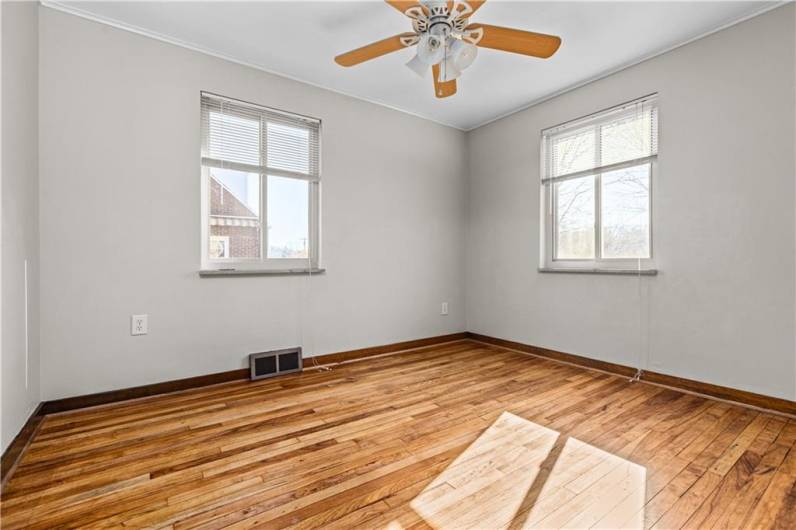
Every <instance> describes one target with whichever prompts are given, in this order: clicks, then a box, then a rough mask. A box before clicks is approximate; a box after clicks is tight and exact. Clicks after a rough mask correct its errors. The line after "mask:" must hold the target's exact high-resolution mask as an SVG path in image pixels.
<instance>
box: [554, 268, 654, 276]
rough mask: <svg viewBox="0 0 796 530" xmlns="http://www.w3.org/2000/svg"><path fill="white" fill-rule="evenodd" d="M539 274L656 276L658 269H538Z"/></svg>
mask: <svg viewBox="0 0 796 530" xmlns="http://www.w3.org/2000/svg"><path fill="white" fill-rule="evenodd" d="M539 272H552V273H564V274H613V275H622V276H657V275H658V269H641V270H638V269H574V268H572V269H567V268H550V267H539Z"/></svg>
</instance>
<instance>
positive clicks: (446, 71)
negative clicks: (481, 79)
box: [438, 58, 462, 83]
mask: <svg viewBox="0 0 796 530" xmlns="http://www.w3.org/2000/svg"><path fill="white" fill-rule="evenodd" d="M460 75H462V71H461V70H459V69H458V68H456V65H455V64H453V61H449V60H448V59H447V58H446V59H445V60H444V61H443V62H441V63H440V65H439V79H438V81H439V82H440V83H447V82H448V81H453V80H454V79H457V78H458V77H459V76H460Z"/></svg>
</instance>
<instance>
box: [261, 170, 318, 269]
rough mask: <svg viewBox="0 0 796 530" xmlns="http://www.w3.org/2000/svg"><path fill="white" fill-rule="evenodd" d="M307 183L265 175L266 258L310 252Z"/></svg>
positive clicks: (304, 255) (298, 256)
mask: <svg viewBox="0 0 796 530" xmlns="http://www.w3.org/2000/svg"><path fill="white" fill-rule="evenodd" d="M309 237H310V236H309V183H308V182H307V181H306V180H300V179H292V178H284V177H276V176H273V175H269V176H268V257H269V258H294V259H295V258H304V259H306V258H307V257H308V255H309Z"/></svg>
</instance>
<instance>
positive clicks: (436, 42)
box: [417, 33, 445, 66]
mask: <svg viewBox="0 0 796 530" xmlns="http://www.w3.org/2000/svg"><path fill="white" fill-rule="evenodd" d="M443 44H444V43H443V41H442V39H440V38H439V37H438V36H436V35H431V34H429V33H426V34H424V35H422V36H421V37H420V42H418V43H417V58H418V59H419V60H421V61H423V62H424V63H425V64H426V65H427V66H431V65H433V64H437V63H439V62H440V61H441V60H442V59H443V58H444V57H445V46H444V45H443Z"/></svg>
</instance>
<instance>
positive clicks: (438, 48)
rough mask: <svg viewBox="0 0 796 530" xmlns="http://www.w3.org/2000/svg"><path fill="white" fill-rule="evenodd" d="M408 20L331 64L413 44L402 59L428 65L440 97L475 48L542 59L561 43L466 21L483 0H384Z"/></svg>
mask: <svg viewBox="0 0 796 530" xmlns="http://www.w3.org/2000/svg"><path fill="white" fill-rule="evenodd" d="M385 1H386V2H387V3H388V4H390V5H391V6H392V7H394V8H395V9H397V10H398V11H400V12H401V13H403V14H404V15H406V16H407V17H409V18H410V19H412V28H413V29H414V32H412V33H401V34H399V35H395V36H393V37H388V38H386V39H383V40H380V41H377V42H374V43H372V44H368V45H367V46H363V47H361V48H357V49H356V50H352V51H350V52H348V53H344V54H342V55H338V56H337V57H335V58H334V60H335V62H336V63H337V64H339V65H341V66H354V65H355V64H360V63H363V62H365V61H369V60H370V59H375V58H376V57H381V56H382V55H386V54H388V53H392V52H394V51H398V50H402V49H404V48H409V47H411V46H415V45H416V46H417V54H416V55H415V56H414V58H412V60H410V61H409V62H408V63H406V66H408V67H409V68H410V69H411V70H413V71H414V72H415V73H417V74H418V75H420V76H421V77H422V76H425V75H426V72H428V69H429V67H431V71H432V73H433V76H434V94H435V95H436V96H437V97H438V98H446V97H448V96H452V95H454V94H455V93H456V79H457V78H458V77H459V76H460V75H461V73H462V71H463V70H464V69H465V68H467V67H468V66H470V65H471V64H472V63H473V61H475V58H476V55H477V54H478V47H481V48H492V49H493V50H502V51H507V52H514V53H520V54H523V55H530V56H531V57H539V58H542V59H547V58H548V57H550V56H551V55H553V54H554V53H555V52H556V50H558V47H559V46H560V45H561V38H560V37H556V36H554V35H545V34H543V33H533V32H530V31H523V30H519V29H511V28H504V27H501V26H490V25H488V24H470V16H472V15H473V13H475V12H476V11H478V9H479V8H480V7H481V6H482V5H483V4H484V2H486V0H469V1H443V0H420V2H417V1H413V0H408V1H405V0H385Z"/></svg>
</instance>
